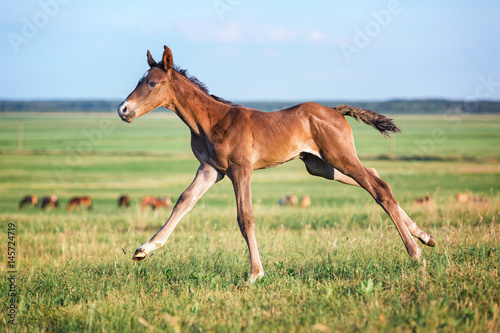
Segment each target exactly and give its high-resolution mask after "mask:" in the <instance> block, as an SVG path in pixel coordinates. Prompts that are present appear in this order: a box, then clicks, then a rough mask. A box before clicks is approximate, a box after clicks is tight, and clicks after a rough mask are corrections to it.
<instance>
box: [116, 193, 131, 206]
mask: <svg viewBox="0 0 500 333" xmlns="http://www.w3.org/2000/svg"><path fill="white" fill-rule="evenodd" d="M121 207H126V208H129V207H130V198H129V197H128V195H122V196H120V197H119V198H118V208H121Z"/></svg>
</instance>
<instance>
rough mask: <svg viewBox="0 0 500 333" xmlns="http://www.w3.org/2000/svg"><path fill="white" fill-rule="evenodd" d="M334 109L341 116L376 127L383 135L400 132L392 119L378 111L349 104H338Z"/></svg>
mask: <svg viewBox="0 0 500 333" xmlns="http://www.w3.org/2000/svg"><path fill="white" fill-rule="evenodd" d="M335 109H336V110H337V112H338V113H340V114H341V115H343V116H351V117H353V118H354V119H356V120H357V121H360V120H361V121H362V122H364V123H365V124H367V125H370V126H371V127H373V128H376V129H377V130H379V131H380V133H382V134H383V135H384V136H385V137H388V136H390V135H389V133H401V131H400V129H399V128H398V127H397V126H396V124H394V122H393V121H392V119H389V118H387V117H386V116H384V115H381V114H379V113H376V112H373V111H370V110H366V109H360V108H356V107H353V106H349V105H339V106H337V107H336V108H335Z"/></svg>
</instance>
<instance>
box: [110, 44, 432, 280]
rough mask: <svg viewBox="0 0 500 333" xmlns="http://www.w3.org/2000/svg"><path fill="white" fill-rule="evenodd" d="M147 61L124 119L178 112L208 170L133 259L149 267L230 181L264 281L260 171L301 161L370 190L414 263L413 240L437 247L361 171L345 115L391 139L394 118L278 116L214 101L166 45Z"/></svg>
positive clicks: (319, 109)
mask: <svg viewBox="0 0 500 333" xmlns="http://www.w3.org/2000/svg"><path fill="white" fill-rule="evenodd" d="M147 58H148V64H149V66H150V69H149V70H148V71H147V72H146V74H144V76H143V77H142V78H141V80H140V81H139V83H138V84H137V87H136V88H135V90H134V91H133V92H132V93H131V94H130V95H129V96H128V97H127V98H126V99H125V101H123V102H122V103H121V104H120V106H119V107H118V114H119V116H120V118H121V119H122V120H124V121H126V122H129V123H130V122H132V121H133V120H134V119H136V118H138V117H140V116H142V115H144V114H146V113H148V112H150V111H151V110H153V109H156V108H157V107H160V106H162V107H165V108H168V109H170V110H172V111H174V112H175V113H176V114H177V115H178V116H179V117H180V118H181V119H182V121H183V122H184V123H185V124H186V125H187V126H188V127H189V129H190V130H191V148H192V150H193V153H194V155H195V156H196V158H197V159H198V160H199V161H200V167H199V168H198V171H197V173H196V177H195V178H194V180H193V182H192V183H191V185H190V186H189V187H188V188H187V189H186V191H184V193H182V195H181V196H180V197H179V200H178V201H177V203H176V205H175V207H174V209H173V211H172V214H171V215H170V217H169V218H168V220H167V222H166V223H165V224H164V225H163V227H162V228H161V229H160V230H159V231H158V232H157V233H156V234H155V235H154V236H153V237H152V238H151V239H150V240H149V241H148V242H146V243H145V244H143V245H141V246H140V247H139V248H138V249H137V250H136V251H135V254H134V256H133V258H132V259H133V260H135V261H140V260H143V259H144V258H146V256H147V255H148V254H149V253H151V252H152V251H154V250H156V249H158V248H160V247H162V246H163V245H164V244H165V242H166V241H167V238H168V237H169V235H170V234H171V232H172V231H173V230H174V228H175V226H176V225H177V223H179V221H180V219H181V218H182V217H183V216H184V215H185V214H186V213H187V212H189V211H190V210H191V209H192V208H193V206H194V205H195V203H196V202H197V201H198V200H199V199H200V197H201V196H202V195H203V194H204V193H205V192H206V191H207V190H208V189H209V188H210V187H211V186H212V185H213V184H215V183H217V182H218V181H220V180H221V179H222V178H224V176H227V177H228V178H229V179H230V180H231V182H232V183H233V187H234V193H235V196H236V205H237V216H238V217H237V219H238V225H239V227H240V230H241V233H242V234H243V237H244V238H245V241H246V242H247V245H248V250H249V252H250V261H251V267H250V269H251V275H250V282H253V281H255V280H256V279H257V278H259V277H261V276H263V275H264V270H263V269H262V264H261V262H260V256H259V250H258V247H257V240H256V237H255V220H254V217H253V212H252V193H251V186H250V183H251V178H252V172H253V171H254V170H257V169H265V168H271V167H275V166H278V165H280V164H283V163H286V162H288V161H290V160H293V159H295V158H300V159H301V160H302V161H303V162H304V163H305V165H306V168H307V171H308V172H309V173H310V174H311V175H314V176H321V177H324V178H327V179H330V180H336V181H339V182H342V183H345V184H350V185H356V186H361V187H363V188H364V189H365V190H366V191H368V192H369V193H370V194H371V196H372V197H373V198H374V199H375V201H376V202H377V203H378V204H379V205H380V206H382V208H383V209H384V210H385V211H386V212H387V214H388V215H389V216H390V218H391V219H392V221H393V222H394V225H395V226H396V228H397V230H398V232H399V235H400V236H401V239H402V240H403V243H404V245H405V247H406V250H407V251H408V253H409V255H410V256H411V257H412V258H414V259H419V258H420V254H421V250H420V248H419V247H418V245H417V244H416V243H415V241H414V239H413V238H412V235H413V236H415V237H416V238H418V239H419V240H420V241H421V242H422V243H423V244H426V245H429V246H434V245H435V242H434V239H433V238H432V236H431V235H430V234H428V233H426V232H424V231H422V230H421V229H420V228H419V227H418V226H417V225H416V224H415V222H413V221H412V220H411V219H410V218H409V217H408V215H407V214H406V213H405V212H404V211H403V210H402V209H401V208H400V207H399V206H398V204H397V203H396V200H395V199H394V197H393V195H392V192H391V189H390V188H389V185H388V184H387V183H385V182H384V181H382V180H381V179H380V178H379V177H378V174H377V172H376V170H375V169H366V168H365V167H364V166H363V165H362V164H361V162H360V161H359V159H358V157H357V155H356V150H355V148H354V139H353V136H352V131H351V128H350V126H349V123H348V122H347V120H346V119H345V118H344V115H348V116H352V117H354V118H356V119H358V120H362V121H363V122H365V123H366V124H368V125H370V126H373V127H375V128H376V129H378V130H379V131H380V132H381V133H382V134H384V135H388V134H389V133H390V132H399V129H398V128H397V127H396V125H394V123H393V122H392V121H391V120H390V119H388V118H386V117H385V116H383V115H380V114H377V113H375V112H372V111H369V110H365V109H358V108H354V107H350V106H346V105H341V106H338V107H336V108H330V107H326V106H323V105H320V104H316V103H304V104H299V105H296V106H293V107H291V108H288V109H284V110H280V111H275V112H261V111H258V110H254V109H249V108H246V107H242V106H238V105H234V104H232V103H230V102H227V101H225V100H223V99H221V98H219V97H217V96H213V95H210V94H209V93H208V91H207V89H206V88H205V86H204V85H203V84H202V83H201V82H199V81H198V80H196V79H195V78H193V77H189V76H187V74H186V71H183V70H179V69H178V68H177V67H174V62H173V58H172V52H171V51H170V49H169V48H168V47H166V46H165V47H164V53H163V59H162V61H160V62H159V63H157V62H156V61H155V60H154V59H153V57H152V56H151V53H150V52H149V51H148V52H147Z"/></svg>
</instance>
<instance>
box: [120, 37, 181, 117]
mask: <svg viewBox="0 0 500 333" xmlns="http://www.w3.org/2000/svg"><path fill="white" fill-rule="evenodd" d="M164 49H165V50H164V52H163V59H162V61H160V63H157V62H156V61H155V60H154V59H153V57H152V56H151V53H150V52H149V51H148V54H147V55H148V64H149V67H150V69H149V70H148V71H147V72H146V73H145V74H144V76H143V77H142V78H141V79H140V80H139V83H138V84H137V87H135V89H134V91H132V93H130V95H128V97H127V98H126V99H125V100H124V101H123V102H122V103H121V104H120V106H118V115H119V116H120V118H121V119H122V120H123V121H126V122H129V123H130V122H132V120H134V119H135V118H138V117H140V116H142V115H144V114H146V113H148V112H149V111H151V110H154V109H156V108H157V107H160V106H165V107H169V106H170V104H171V99H172V98H171V97H170V94H171V92H172V89H171V87H170V77H171V75H172V72H173V70H172V67H173V66H174V60H173V58H172V52H171V51H170V49H169V48H168V47H166V46H164Z"/></svg>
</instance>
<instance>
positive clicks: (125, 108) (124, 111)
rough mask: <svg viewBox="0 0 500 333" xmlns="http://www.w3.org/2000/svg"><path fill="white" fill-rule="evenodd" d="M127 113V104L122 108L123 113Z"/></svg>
mask: <svg viewBox="0 0 500 333" xmlns="http://www.w3.org/2000/svg"><path fill="white" fill-rule="evenodd" d="M125 113H127V106H124V107H123V108H122V114H125Z"/></svg>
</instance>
